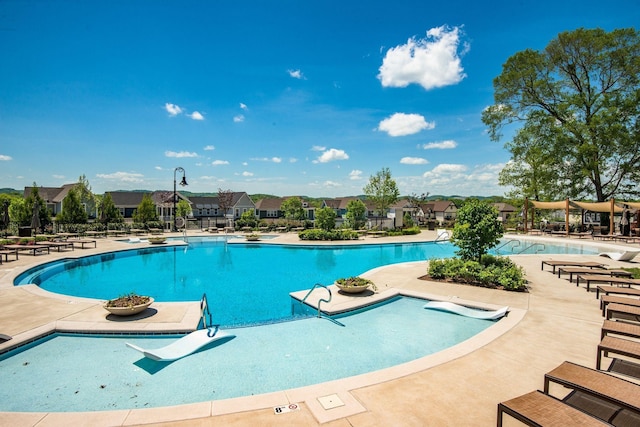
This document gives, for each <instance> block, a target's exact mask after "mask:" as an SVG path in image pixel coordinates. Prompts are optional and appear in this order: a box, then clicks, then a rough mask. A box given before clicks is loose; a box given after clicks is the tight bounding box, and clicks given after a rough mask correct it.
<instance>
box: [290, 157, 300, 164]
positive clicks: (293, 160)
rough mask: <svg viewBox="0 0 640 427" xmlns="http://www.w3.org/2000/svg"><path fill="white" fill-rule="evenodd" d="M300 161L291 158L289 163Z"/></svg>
mask: <svg viewBox="0 0 640 427" xmlns="http://www.w3.org/2000/svg"><path fill="white" fill-rule="evenodd" d="M297 161H298V159H296V158H295V157H290V158H289V163H296V162H297Z"/></svg>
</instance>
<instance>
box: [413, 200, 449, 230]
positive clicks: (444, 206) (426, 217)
mask: <svg viewBox="0 0 640 427" xmlns="http://www.w3.org/2000/svg"><path fill="white" fill-rule="evenodd" d="M420 210H421V211H422V215H423V216H422V217H421V218H422V222H428V221H433V220H435V221H436V222H438V224H440V225H442V224H443V223H444V222H445V221H454V220H455V219H456V213H457V212H458V208H457V207H456V205H455V203H453V202H451V201H449V200H434V201H432V202H427V203H423V204H422V205H420Z"/></svg>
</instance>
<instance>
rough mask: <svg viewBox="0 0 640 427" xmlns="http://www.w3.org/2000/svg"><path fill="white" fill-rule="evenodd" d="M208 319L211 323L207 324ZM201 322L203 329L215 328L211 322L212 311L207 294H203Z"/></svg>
mask: <svg viewBox="0 0 640 427" xmlns="http://www.w3.org/2000/svg"><path fill="white" fill-rule="evenodd" d="M207 318H208V319H209V322H208V323H207ZM200 321H201V322H202V329H207V328H208V327H209V326H213V325H212V323H213V321H212V320H211V310H209V301H207V294H206V293H204V294H202V299H200Z"/></svg>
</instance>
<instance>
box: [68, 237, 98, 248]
mask: <svg viewBox="0 0 640 427" xmlns="http://www.w3.org/2000/svg"><path fill="white" fill-rule="evenodd" d="M72 242H73V244H74V245H75V244H76V243H77V244H79V245H80V248H81V249H84V247H85V245H93V247H94V248H96V247H98V244H97V242H96V241H95V240H92V239H82V240H72Z"/></svg>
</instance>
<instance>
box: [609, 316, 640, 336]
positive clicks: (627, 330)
mask: <svg viewBox="0 0 640 427" xmlns="http://www.w3.org/2000/svg"><path fill="white" fill-rule="evenodd" d="M608 334H616V335H624V336H627V337H634V338H640V325H634V324H632V323H627V322H616V321H613V320H605V321H604V323H603V324H602V334H601V336H600V339H602V338H604V337H606V336H607V335H608Z"/></svg>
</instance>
